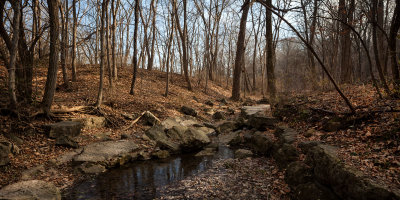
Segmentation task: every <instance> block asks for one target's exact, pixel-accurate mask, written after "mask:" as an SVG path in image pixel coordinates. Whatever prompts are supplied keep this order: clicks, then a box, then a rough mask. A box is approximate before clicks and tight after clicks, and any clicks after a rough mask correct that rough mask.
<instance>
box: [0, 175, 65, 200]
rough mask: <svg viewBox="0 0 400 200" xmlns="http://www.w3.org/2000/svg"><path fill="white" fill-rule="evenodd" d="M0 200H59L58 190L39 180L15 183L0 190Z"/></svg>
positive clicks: (50, 184)
mask: <svg viewBox="0 0 400 200" xmlns="http://www.w3.org/2000/svg"><path fill="white" fill-rule="evenodd" d="M0 199H10V200H11V199H46V200H60V199H61V193H60V190H59V189H58V188H57V187H56V186H54V185H53V184H52V183H47V182H45V181H40V180H30V181H22V182H17V183H14V184H12V185H8V186H5V187H4V188H2V189H1V190H0Z"/></svg>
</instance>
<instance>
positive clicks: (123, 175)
mask: <svg viewBox="0 0 400 200" xmlns="http://www.w3.org/2000/svg"><path fill="white" fill-rule="evenodd" d="M184 111H185V112H186V114H191V115H193V113H194V112H193V111H192V110H190V112H189V111H188V110H187V108H185V109H184ZM185 112H184V113H185ZM149 116H150V118H151V119H150V120H148V121H149V122H151V124H152V127H151V128H149V129H148V130H147V131H146V133H145V134H144V135H143V138H142V139H143V140H146V141H148V142H149V143H151V144H152V145H153V148H152V150H151V151H145V150H143V149H141V148H140V147H139V146H138V145H137V144H135V143H134V142H133V141H130V140H119V141H104V142H99V143H93V144H90V145H87V146H85V147H82V148H78V149H76V150H75V151H73V152H69V153H67V154H65V155H64V156H62V157H60V158H59V159H58V160H57V161H56V162H55V164H56V165H57V164H63V163H64V164H65V163H69V164H70V165H72V166H74V167H75V169H76V170H77V172H78V173H84V174H101V175H97V176H94V178H92V179H89V180H85V181H83V182H81V183H78V184H76V185H75V186H74V187H72V188H70V189H68V190H66V191H65V193H64V198H66V199H113V198H115V199H132V198H142V199H148V198H161V199H185V198H189V199H190V198H236V199H248V198H251V199H263V198H270V199H274V198H275V199H279V198H281V199H282V198H286V199H400V195H399V192H398V191H397V190H392V189H388V188H386V187H385V186H384V185H379V184H377V183H374V182H373V181H371V180H369V179H367V178H365V177H364V176H363V175H362V174H361V173H360V172H359V171H358V170H357V169H354V168H352V167H350V166H347V165H345V164H344V163H343V162H341V161H340V159H338V157H337V155H336V154H337V153H336V149H337V148H336V147H333V146H329V145H326V144H323V143H321V142H319V141H312V142H298V141H297V132H296V131H295V130H293V129H291V128H289V127H285V126H278V125H277V120H276V119H275V118H274V117H272V116H271V112H270V107H269V106H268V105H257V106H245V107H243V108H242V111H241V114H240V116H238V117H237V118H235V119H234V120H223V121H221V122H219V123H216V124H209V123H199V122H198V121H197V120H196V118H194V117H191V116H188V115H185V116H183V117H177V118H169V119H167V120H165V121H163V122H160V121H159V120H158V119H154V118H152V117H151V115H149ZM67 124H68V125H71V123H67ZM61 130H64V129H63V128H61ZM65 132H68V133H70V132H69V131H65ZM70 134H72V135H73V133H70ZM228 146H229V147H233V148H235V149H237V150H236V151H235V153H233V151H232V150H231V149H229V148H227V147H228ZM254 155H256V156H262V157H258V158H256V159H253V158H249V157H252V156H254ZM232 158H235V159H233V160H232ZM213 163H214V164H213ZM116 167H117V168H116ZM200 172H203V173H200ZM271 177H274V178H273V179H271ZM283 177H284V179H285V181H286V183H287V184H288V185H286V184H285V183H283ZM279 179H281V180H279ZM263 180H269V181H271V182H270V183H269V182H266V181H263ZM235 183H238V184H235ZM239 183H241V184H239ZM276 185H282V187H281V188H280V189H277V188H276ZM218 188H219V189H218ZM227 188H228V189H227ZM229 188H231V189H229ZM232 188H236V189H234V190H232ZM282 188H284V189H282ZM240 189H243V190H242V191H241V190H240ZM199 191H201V192H199ZM276 193H280V194H284V195H283V196H279V195H277V194H276ZM43 195H47V196H43ZM232 195H233V196H232ZM18 196H23V197H29V198H33V199H34V198H37V197H41V198H40V199H59V198H60V197H61V195H60V192H59V190H58V189H57V188H56V187H54V186H52V185H51V184H48V183H44V182H42V181H32V180H30V181H24V182H19V183H16V184H13V185H9V186H6V187H4V188H3V189H2V190H0V198H1V199H15V197H18ZM42 197H43V198H42Z"/></svg>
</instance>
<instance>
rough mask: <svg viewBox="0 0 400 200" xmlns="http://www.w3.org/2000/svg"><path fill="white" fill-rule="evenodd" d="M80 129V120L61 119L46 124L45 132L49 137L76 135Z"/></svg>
mask: <svg viewBox="0 0 400 200" xmlns="http://www.w3.org/2000/svg"><path fill="white" fill-rule="evenodd" d="M81 129H82V124H81V122H77V121H62V122H57V123H55V124H51V125H48V126H47V130H48V131H47V132H48V135H49V137H50V138H58V137H59V136H67V137H76V136H78V135H80V133H81Z"/></svg>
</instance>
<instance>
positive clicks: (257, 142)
mask: <svg viewBox="0 0 400 200" xmlns="http://www.w3.org/2000/svg"><path fill="white" fill-rule="evenodd" d="M243 139H244V143H243V144H244V146H246V147H249V148H251V149H252V150H253V151H254V152H256V153H258V154H262V155H268V154H270V153H271V150H272V147H273V146H274V143H273V142H272V140H271V139H270V138H269V137H268V136H267V135H265V134H263V133H262V132H258V131H257V132H255V133H246V134H244V136H243Z"/></svg>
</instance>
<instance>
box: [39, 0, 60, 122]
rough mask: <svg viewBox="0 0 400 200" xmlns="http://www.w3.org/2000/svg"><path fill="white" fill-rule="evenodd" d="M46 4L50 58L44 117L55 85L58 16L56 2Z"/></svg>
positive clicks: (43, 106)
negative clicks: (47, 8)
mask: <svg viewBox="0 0 400 200" xmlns="http://www.w3.org/2000/svg"><path fill="white" fill-rule="evenodd" d="M47 4H48V7H49V17H50V22H49V23H50V56H49V68H48V71H47V80H46V86H45V90H44V95H43V100H42V109H43V111H44V113H45V114H46V115H49V114H50V108H51V104H52V102H53V97H54V93H55V91H56V84H57V68H58V49H59V46H58V44H59V41H58V40H59V39H58V37H59V20H58V18H59V16H58V1H53V0H47Z"/></svg>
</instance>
